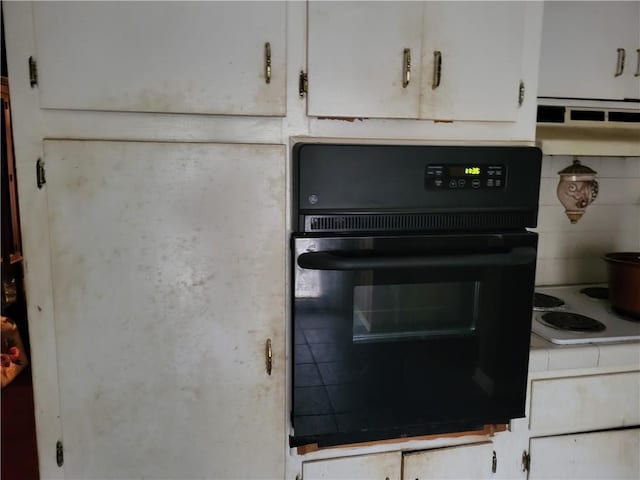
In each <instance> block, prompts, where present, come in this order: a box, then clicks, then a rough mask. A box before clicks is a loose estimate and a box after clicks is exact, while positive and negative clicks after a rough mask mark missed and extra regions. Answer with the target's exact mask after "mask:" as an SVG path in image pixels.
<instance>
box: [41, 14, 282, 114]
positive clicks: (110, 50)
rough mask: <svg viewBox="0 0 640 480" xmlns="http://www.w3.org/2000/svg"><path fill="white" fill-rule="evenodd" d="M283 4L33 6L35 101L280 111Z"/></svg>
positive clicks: (89, 106)
mask: <svg viewBox="0 0 640 480" xmlns="http://www.w3.org/2000/svg"><path fill="white" fill-rule="evenodd" d="M285 10H286V5H285V2H155V3H150V2H34V3H33V16H34V28H35V33H36V48H37V55H36V60H37V65H38V76H39V79H38V88H39V94H40V103H41V106H42V107H44V108H60V109H80V110H111V111H136V112H174V113H211V114H229V115H284V114H285V69H284V65H285V18H286V11H285ZM266 43H269V44H270V52H271V58H270V62H271V78H270V80H269V83H267V78H266V75H267V72H266V68H265V67H266V62H267V57H266V53H267V52H266V48H265V44H266Z"/></svg>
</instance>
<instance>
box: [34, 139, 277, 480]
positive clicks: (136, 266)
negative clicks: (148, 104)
mask: <svg viewBox="0 0 640 480" xmlns="http://www.w3.org/2000/svg"><path fill="white" fill-rule="evenodd" d="M44 153H45V163H46V168H47V171H46V174H47V183H46V185H45V189H44V192H46V195H47V200H48V214H49V217H48V218H49V230H50V235H49V237H50V242H51V246H50V249H51V263H52V275H53V299H54V308H55V310H54V315H55V333H56V338H55V341H56V347H57V348H56V351H57V364H58V381H59V392H60V410H61V411H60V415H61V423H62V433H63V438H62V440H63V443H64V475H65V478H69V479H83V480H90V479H92V480H93V479H106V478H121V479H130V480H134V479H142V478H149V479H160V478H165V479H168V478H175V479H178V478H179V479H223V478H227V479H228V478H238V479H239V478H242V479H258V478H259V479H275V478H279V479H282V478H283V477H284V442H285V432H284V425H285V418H284V412H285V407H284V379H285V360H284V357H285V356H284V346H285V339H284V315H285V311H284V295H285V284H284V279H285V268H284V265H285V246H286V240H285V225H284V218H285V217H284V215H285V210H284V207H285V181H284V178H285V176H284V172H285V170H284V168H285V161H284V147H283V146H281V145H230V144H197V143H153V142H125V141H109V142H103V141H71V140H69V141H67V140H47V141H45V142H44ZM268 338H270V339H271V341H272V352H273V369H272V372H271V375H268V374H267V372H266V368H265V345H266V342H267V339H268ZM52 341H53V339H52ZM34 367H35V368H37V366H34Z"/></svg>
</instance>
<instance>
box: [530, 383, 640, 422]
mask: <svg viewBox="0 0 640 480" xmlns="http://www.w3.org/2000/svg"><path fill="white" fill-rule="evenodd" d="M638 405H640V372H626V373H616V374H610V375H589V376H584V377H569V378H554V379H547V380H534V381H533V383H532V385H531V411H530V420H529V427H530V429H531V430H533V431H535V432H540V433H562V432H565V433H566V432H579V431H588V430H596V429H601V428H615V427H622V426H629V425H637V424H640V408H638Z"/></svg>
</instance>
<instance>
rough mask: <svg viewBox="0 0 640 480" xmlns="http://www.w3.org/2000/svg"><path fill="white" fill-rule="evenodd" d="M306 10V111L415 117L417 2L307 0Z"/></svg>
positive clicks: (418, 79) (418, 43)
mask: <svg viewBox="0 0 640 480" xmlns="http://www.w3.org/2000/svg"><path fill="white" fill-rule="evenodd" d="M308 12H309V13H308V15H309V33H308V37H309V39H308V60H307V63H308V76H309V88H310V92H309V96H308V105H307V111H308V114H309V115H313V116H334V117H387V118H418V112H419V103H420V102H419V98H420V91H421V68H420V64H421V59H420V57H421V43H422V12H423V4H422V3H421V2H314V1H311V2H309V9H308ZM405 49H409V51H410V52H408V53H410V59H409V58H406V59H405ZM408 60H410V65H409V66H408V68H407V65H406V64H405V61H408ZM407 70H409V72H408V74H409V75H410V78H409V83H408V84H407V85H405V84H404V83H405V82H404V80H405V72H407Z"/></svg>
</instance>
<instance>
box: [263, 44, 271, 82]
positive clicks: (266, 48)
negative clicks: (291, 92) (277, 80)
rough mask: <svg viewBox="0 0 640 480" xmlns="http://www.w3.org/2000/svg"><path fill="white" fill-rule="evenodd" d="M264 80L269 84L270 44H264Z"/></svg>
mask: <svg viewBox="0 0 640 480" xmlns="http://www.w3.org/2000/svg"><path fill="white" fill-rule="evenodd" d="M264 79H265V81H266V82H267V83H271V43H269V42H267V43H265V44H264Z"/></svg>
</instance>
